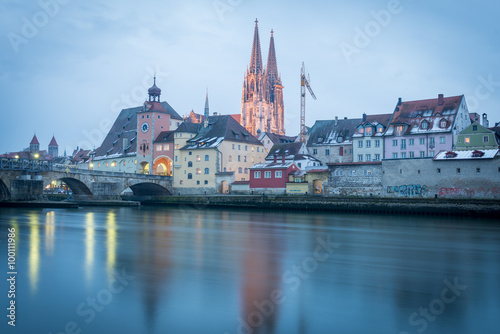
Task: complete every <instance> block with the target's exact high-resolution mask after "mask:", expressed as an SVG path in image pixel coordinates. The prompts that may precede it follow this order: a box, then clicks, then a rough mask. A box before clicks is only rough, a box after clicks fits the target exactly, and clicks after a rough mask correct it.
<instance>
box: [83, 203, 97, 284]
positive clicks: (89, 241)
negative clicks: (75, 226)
mask: <svg viewBox="0 0 500 334" xmlns="http://www.w3.org/2000/svg"><path fill="white" fill-rule="evenodd" d="M94 247H95V218H94V213H93V212H87V214H86V215H85V277H86V279H87V282H90V281H91V280H92V273H93V270H94Z"/></svg>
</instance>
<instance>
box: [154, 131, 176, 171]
mask: <svg viewBox="0 0 500 334" xmlns="http://www.w3.org/2000/svg"><path fill="white" fill-rule="evenodd" d="M174 133H175V131H162V132H160V134H159V135H158V137H156V139H155V141H154V143H153V165H154V168H153V170H154V173H155V174H158V175H168V176H172V161H173V160H174Z"/></svg>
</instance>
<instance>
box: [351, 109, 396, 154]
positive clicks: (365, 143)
mask: <svg viewBox="0 0 500 334" xmlns="http://www.w3.org/2000/svg"><path fill="white" fill-rule="evenodd" d="M391 117H392V114H381V115H366V114H363V122H362V123H361V124H360V125H358V127H357V129H356V133H355V134H354V135H353V136H352V156H353V161H355V162H370V161H381V160H382V159H384V138H383V134H384V132H385V130H386V129H387V125H388V124H389V121H390V120H391Z"/></svg>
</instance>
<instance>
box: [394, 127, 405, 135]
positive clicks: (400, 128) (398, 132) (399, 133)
mask: <svg viewBox="0 0 500 334" xmlns="http://www.w3.org/2000/svg"><path fill="white" fill-rule="evenodd" d="M404 129H405V127H404V126H403V125H396V135H397V136H402V135H403V131H404Z"/></svg>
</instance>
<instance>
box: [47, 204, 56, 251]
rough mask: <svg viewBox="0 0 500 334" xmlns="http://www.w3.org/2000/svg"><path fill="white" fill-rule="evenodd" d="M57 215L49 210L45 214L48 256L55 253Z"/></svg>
mask: <svg viewBox="0 0 500 334" xmlns="http://www.w3.org/2000/svg"><path fill="white" fill-rule="evenodd" d="M55 217H56V213H55V212H54V211H49V212H47V214H46V215H45V253H46V254H47V255H48V256H52V255H54V232H55V229H56V225H55Z"/></svg>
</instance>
